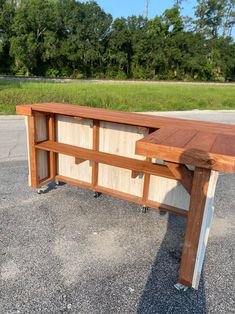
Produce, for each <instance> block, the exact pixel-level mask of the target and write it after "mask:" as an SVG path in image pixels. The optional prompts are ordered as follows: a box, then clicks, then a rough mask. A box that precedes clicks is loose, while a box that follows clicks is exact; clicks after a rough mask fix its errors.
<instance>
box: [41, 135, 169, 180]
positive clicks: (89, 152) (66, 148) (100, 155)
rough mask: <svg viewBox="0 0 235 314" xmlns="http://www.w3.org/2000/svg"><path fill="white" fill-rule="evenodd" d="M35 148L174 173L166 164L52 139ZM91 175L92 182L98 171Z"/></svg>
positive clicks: (162, 173) (165, 174)
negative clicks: (153, 162)
mask: <svg viewBox="0 0 235 314" xmlns="http://www.w3.org/2000/svg"><path fill="white" fill-rule="evenodd" d="M36 148H38V149H42V150H46V151H53V152H55V153H61V154H64V155H68V156H72V157H78V158H82V159H86V160H92V161H93V162H96V163H103V164H106V165H111V166H115V167H120V168H124V169H129V170H134V171H137V172H142V173H149V174H153V175H157V176H161V177H165V178H169V179H175V177H174V175H173V174H172V173H171V171H170V170H169V169H168V168H167V167H166V166H164V165H156V164H152V163H151V162H149V161H145V160H139V159H134V158H129V157H124V156H118V155H113V154H109V153H104V152H99V151H96V150H94V149H87V148H82V147H77V146H72V145H68V144H62V143H57V142H53V141H45V142H41V143H38V144H37V145H36ZM96 171H97V170H96ZM92 177H93V181H92V182H93V184H94V183H95V180H97V179H98V173H97V172H95V171H94V172H93V176H92ZM94 185H95V184H94Z"/></svg>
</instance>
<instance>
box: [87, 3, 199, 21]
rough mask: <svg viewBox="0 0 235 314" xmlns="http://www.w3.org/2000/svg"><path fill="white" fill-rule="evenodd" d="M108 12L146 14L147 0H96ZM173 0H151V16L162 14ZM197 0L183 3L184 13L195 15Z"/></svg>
mask: <svg viewBox="0 0 235 314" xmlns="http://www.w3.org/2000/svg"><path fill="white" fill-rule="evenodd" d="M83 2H85V1H83ZM96 2H97V3H98V4H99V5H100V6H101V7H102V8H103V9H104V10H105V12H107V13H111V14H112V16H113V17H114V18H116V17H121V16H124V17H127V16H130V15H145V12H146V0H116V1H112V0H96ZM173 3H174V1H173V0H149V17H154V16H155V15H160V14H162V13H163V12H164V10H166V9H168V8H171V7H172V5H173ZM195 4H196V0H187V1H185V2H184V3H183V7H184V9H183V14H185V15H193V12H194V7H195Z"/></svg>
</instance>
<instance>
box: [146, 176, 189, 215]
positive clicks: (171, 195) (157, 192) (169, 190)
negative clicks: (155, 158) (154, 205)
mask: <svg viewBox="0 0 235 314" xmlns="http://www.w3.org/2000/svg"><path fill="white" fill-rule="evenodd" d="M149 199H150V200H151V201H156V202H158V203H161V204H167V205H171V206H175V207H179V208H182V209H185V210H188V207H189V201H190V196H189V194H188V193H187V192H186V190H185V189H184V187H183V186H182V184H180V183H179V182H178V181H175V180H171V179H166V178H161V177H157V176H152V175H151V176H150V186H149Z"/></svg>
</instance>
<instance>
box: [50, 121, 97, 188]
mask: <svg viewBox="0 0 235 314" xmlns="http://www.w3.org/2000/svg"><path fill="white" fill-rule="evenodd" d="M56 130H57V131H56V140H57V141H58V142H60V143H64V144H69V145H74V146H79V147H84V148H92V138H93V121H92V120H86V119H83V120H75V119H74V118H73V117H67V116H62V115H57V117H56ZM91 171H92V168H91V162H90V161H85V162H83V163H81V164H75V158H73V157H70V156H65V155H62V154H58V162H57V172H58V174H59V175H62V176H66V177H69V178H72V179H76V180H81V181H85V182H89V183H90V182H91Z"/></svg>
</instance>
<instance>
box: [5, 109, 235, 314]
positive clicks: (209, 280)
mask: <svg viewBox="0 0 235 314" xmlns="http://www.w3.org/2000/svg"><path fill="white" fill-rule="evenodd" d="M181 114H182V113H181ZM233 114H234V113H233ZM186 115H187V114H186ZM194 117H195V115H194ZM203 117H204V114H203ZM211 117H212V115H211ZM231 117H232V114H231V115H229V116H228V115H227V114H221V113H219V114H218V116H217V119H218V120H221V119H228V120H229V121H230V120H231V121H230V122H232V120H233V119H234V118H231ZM233 117H234V116H233ZM223 121H225V120H223ZM233 121H234V122H235V119H234V120H233ZM26 155H27V153H26V146H25V133H24V121H23V120H22V119H19V118H17V117H13V118H11V117H10V118H4V117H2V118H0V182H1V184H0V221H1V224H0V271H1V273H0V274H1V277H0V313H1V314H2V313H3V314H6V313H9V314H13V313H30V314H34V313H46V314H48V313H49V314H50V313H53V314H54V313H55V314H57V313H73V314H79V313H82V314H93V313H94V314H96V313H97V314H100V313H104V314H106V313H107V314H110V313H120V314H129V313H138V314H142V313H153V314H156V313H177V314H178V313H196V314H200V313H219V314H220V313H221V314H224V313H226V314H227V313H228V314H229V313H233V312H234V305H235V286H234V273H235V268H234V258H235V256H234V247H235V236H234V232H235V213H234V208H235V198H234V197H233V193H234V186H235V175H221V176H220V178H219V182H218V187H217V194H216V199H215V208H216V211H215V218H214V222H213V228H212V232H211V236H210V239H209V244H208V250H207V255H206V263H205V267H204V270H203V276H202V279H201V283H200V290H199V291H194V290H188V291H187V292H186V293H182V292H178V291H176V290H175V289H174V288H173V285H174V283H176V281H177V271H178V267H179V256H180V248H181V247H182V242H183V231H184V225H185V221H184V220H183V219H181V218H177V219H176V218H174V217H173V216H168V215H167V214H165V215H163V214H159V213H158V212H157V211H154V210H150V211H149V212H148V213H147V214H141V213H140V210H139V207H138V206H137V205H135V204H131V203H128V202H125V201H122V200H116V199H114V198H111V197H107V196H101V197H100V198H99V199H94V198H93V197H92V193H91V192H89V191H85V190H82V189H79V188H76V187H72V186H70V185H64V186H61V187H58V188H57V189H55V190H52V191H51V192H49V193H47V194H44V195H38V194H36V193H35V191H33V190H32V189H30V188H28V187H27V161H26Z"/></svg>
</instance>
